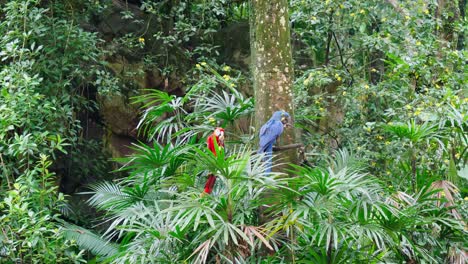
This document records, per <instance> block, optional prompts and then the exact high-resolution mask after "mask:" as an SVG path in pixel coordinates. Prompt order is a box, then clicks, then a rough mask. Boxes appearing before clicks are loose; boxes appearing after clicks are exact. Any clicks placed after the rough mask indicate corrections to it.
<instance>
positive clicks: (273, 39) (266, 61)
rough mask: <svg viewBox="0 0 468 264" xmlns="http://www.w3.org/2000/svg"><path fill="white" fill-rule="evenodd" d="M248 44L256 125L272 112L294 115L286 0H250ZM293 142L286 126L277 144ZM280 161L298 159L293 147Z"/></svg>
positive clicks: (259, 125) (292, 137)
mask: <svg viewBox="0 0 468 264" xmlns="http://www.w3.org/2000/svg"><path fill="white" fill-rule="evenodd" d="M250 4H251V17H250V37H251V39H250V48H251V54H252V62H251V63H252V64H251V68H252V74H253V79H254V91H255V127H256V128H257V131H259V129H260V127H261V126H262V125H263V124H264V123H265V122H266V121H268V119H269V118H270V117H271V115H272V113H273V112H275V111H278V110H285V111H287V112H288V113H289V114H290V115H291V117H293V116H294V106H293V90H292V79H293V66H292V53H291V36H290V27H289V16H288V2H287V0H251V2H250ZM292 143H295V133H294V130H293V129H292V128H287V129H285V131H284V133H283V135H282V136H281V138H280V140H279V142H277V144H279V145H286V144H292ZM280 158H281V159H282V161H283V162H291V163H296V162H297V154H296V150H294V149H293V150H289V151H284V152H282V153H281V157H280Z"/></svg>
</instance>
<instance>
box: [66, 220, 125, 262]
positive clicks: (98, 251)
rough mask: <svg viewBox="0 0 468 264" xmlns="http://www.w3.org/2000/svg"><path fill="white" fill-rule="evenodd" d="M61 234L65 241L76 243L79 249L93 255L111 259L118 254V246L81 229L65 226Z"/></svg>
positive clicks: (74, 226)
mask: <svg viewBox="0 0 468 264" xmlns="http://www.w3.org/2000/svg"><path fill="white" fill-rule="evenodd" d="M63 233H64V236H65V237H66V238H67V239H70V240H74V241H76V243H77V244H78V245H79V246H80V248H82V249H86V250H88V251H89V252H91V253H92V254H94V255H97V256H105V257H111V256H113V255H115V254H117V253H118V245H116V244H114V243H112V242H109V241H107V240H105V239H103V238H102V237H100V236H99V235H96V234H95V233H93V232H91V231H89V230H87V229H84V228H82V227H79V226H76V225H72V224H66V225H65V226H64V227H63Z"/></svg>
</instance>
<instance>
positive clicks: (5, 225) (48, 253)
mask: <svg viewBox="0 0 468 264" xmlns="http://www.w3.org/2000/svg"><path fill="white" fill-rule="evenodd" d="M50 165H51V161H50V160H48V157H47V156H45V155H41V156H40V160H39V161H38V163H37V165H36V166H35V167H34V168H33V169H31V170H29V171H28V172H27V173H25V174H23V175H21V176H20V177H19V178H17V179H16V181H15V183H14V184H13V188H12V189H11V190H9V191H8V192H7V193H6V194H5V197H4V198H3V200H1V201H0V231H1V235H0V261H1V262H2V263H18V262H20V263H81V262H85V261H84V259H83V251H80V252H78V253H77V252H76V251H75V249H74V246H75V244H74V243H73V242H72V241H71V240H67V239H66V238H65V237H64V236H63V234H62V232H61V222H62V220H61V219H60V217H59V216H60V214H59V212H58V209H59V208H60V207H63V206H64V204H65V199H64V196H63V194H59V193H57V187H56V186H55V183H54V175H53V174H52V173H50V172H49V171H48V167H49V166H50Z"/></svg>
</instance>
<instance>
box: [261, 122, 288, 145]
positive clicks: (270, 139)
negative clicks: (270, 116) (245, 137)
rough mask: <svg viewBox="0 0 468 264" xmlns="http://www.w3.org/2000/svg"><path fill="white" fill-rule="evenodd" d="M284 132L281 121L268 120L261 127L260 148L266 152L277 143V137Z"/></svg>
mask: <svg viewBox="0 0 468 264" xmlns="http://www.w3.org/2000/svg"><path fill="white" fill-rule="evenodd" d="M281 133H283V124H282V123H281V122H279V121H273V122H267V123H266V124H265V125H263V126H262V128H261V129H260V148H259V150H258V152H264V151H265V150H266V149H267V148H268V147H269V146H270V145H273V144H275V141H276V138H278V137H279V136H280V135H281Z"/></svg>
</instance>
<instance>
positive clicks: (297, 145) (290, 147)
mask: <svg viewBox="0 0 468 264" xmlns="http://www.w3.org/2000/svg"><path fill="white" fill-rule="evenodd" d="M300 147H304V145H302V144H301V143H295V144H289V145H285V146H278V147H277V146H274V147H273V151H283V150H288V149H294V148H300Z"/></svg>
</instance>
